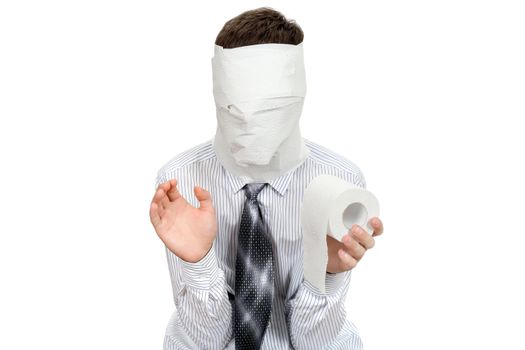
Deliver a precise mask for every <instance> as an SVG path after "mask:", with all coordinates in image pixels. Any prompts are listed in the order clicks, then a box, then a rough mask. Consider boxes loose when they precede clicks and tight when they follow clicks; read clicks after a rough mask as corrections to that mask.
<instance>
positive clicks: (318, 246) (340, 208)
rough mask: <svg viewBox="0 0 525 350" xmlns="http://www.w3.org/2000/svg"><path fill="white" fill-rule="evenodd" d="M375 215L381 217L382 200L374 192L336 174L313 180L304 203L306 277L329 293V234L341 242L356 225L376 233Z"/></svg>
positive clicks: (302, 209) (302, 216) (302, 224)
mask: <svg viewBox="0 0 525 350" xmlns="http://www.w3.org/2000/svg"><path fill="white" fill-rule="evenodd" d="M375 216H379V202H378V200H377V198H376V197H375V196H374V195H373V194H372V193H371V192H369V191H367V190H365V189H362V188H360V187H357V186H355V185H354V184H352V183H349V182H347V181H344V180H343V179H341V178H339V177H336V176H332V175H320V176H318V177H316V178H315V179H313V180H312V181H311V182H310V183H309V184H308V187H307V188H306V190H305V193H304V197H303V203H302V206H301V226H302V230H303V248H304V260H303V262H304V278H305V279H306V280H308V281H309V282H310V283H312V284H313V285H314V286H315V287H316V288H318V289H319V291H320V292H321V293H325V276H326V266H327V263H328V248H327V245H326V235H327V234H328V235H329V236H331V237H333V238H335V239H337V240H338V241H341V239H342V237H343V236H344V235H345V234H346V233H347V232H348V230H349V229H350V228H351V227H352V225H353V224H358V225H360V226H361V227H362V228H363V229H365V230H366V231H367V232H368V233H369V234H372V232H373V228H372V227H370V226H369V225H368V221H369V220H370V219H371V218H372V217H375Z"/></svg>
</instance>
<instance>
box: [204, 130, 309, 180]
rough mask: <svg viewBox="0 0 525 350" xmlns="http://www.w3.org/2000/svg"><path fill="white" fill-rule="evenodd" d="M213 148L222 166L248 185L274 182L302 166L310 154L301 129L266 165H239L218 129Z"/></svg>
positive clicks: (293, 134) (289, 138) (281, 146)
mask: <svg viewBox="0 0 525 350" xmlns="http://www.w3.org/2000/svg"><path fill="white" fill-rule="evenodd" d="M213 148H214V150H215V154H216V155H217V159H218V161H219V162H220V163H221V164H222V166H223V167H224V168H226V170H228V171H229V172H230V173H232V174H234V175H236V176H238V177H240V178H241V179H242V180H243V181H246V182H247V183H250V182H269V181H272V180H273V179H275V178H277V177H279V176H281V175H284V174H286V173H287V172H289V171H291V170H293V169H295V168H296V167H298V166H299V165H301V164H302V163H303V161H304V160H305V159H306V157H308V154H309V152H310V151H309V149H308V147H307V146H306V145H305V143H304V140H303V137H302V136H301V131H300V129H299V128H295V130H294V132H293V133H292V134H291V135H290V136H289V137H288V138H287V139H286V140H285V141H284V142H283V143H282V144H281V145H280V146H279V148H278V149H277V151H276V152H275V154H274V155H273V157H272V158H271V160H270V162H269V163H268V164H265V165H251V166H246V167H245V166H240V165H239V164H237V163H236V161H235V159H234V158H233V156H232V155H231V153H230V150H229V146H228V144H227V143H226V141H225V139H224V137H223V135H222V133H221V131H220V129H219V128H218V127H217V130H216V132H215V137H214V139H213Z"/></svg>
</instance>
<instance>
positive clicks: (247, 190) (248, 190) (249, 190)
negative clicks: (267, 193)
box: [244, 183, 266, 199]
mask: <svg viewBox="0 0 525 350" xmlns="http://www.w3.org/2000/svg"><path fill="white" fill-rule="evenodd" d="M265 185H266V183H251V184H246V185H244V194H246V197H247V198H248V199H257V196H258V195H259V192H261V190H262V189H263V187H264V186H265Z"/></svg>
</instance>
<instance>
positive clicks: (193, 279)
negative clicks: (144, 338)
mask: <svg viewBox="0 0 525 350" xmlns="http://www.w3.org/2000/svg"><path fill="white" fill-rule="evenodd" d="M165 181H167V180H165V179H164V178H163V177H162V176H158V177H157V181H156V187H158V185H159V184H161V183H163V182H165ZM215 249H216V246H215V241H214V243H213V245H212V247H211V249H210V250H209V251H208V253H207V254H206V255H205V256H204V257H203V258H202V259H201V260H199V261H197V262H194V263H191V262H188V261H185V260H183V259H181V258H179V257H178V256H177V255H175V254H174V253H173V252H172V251H171V250H169V249H168V248H167V247H166V246H165V251H166V256H167V261H168V268H169V272H170V279H171V284H172V290H173V299H174V302H175V307H176V308H177V311H178V314H179V317H180V324H181V325H182V327H183V328H184V331H185V332H186V334H187V335H188V336H189V337H190V338H191V340H192V341H193V342H194V343H195V344H196V345H198V348H199V349H217V350H223V349H224V348H225V347H226V346H227V345H228V343H229V342H230V341H231V339H232V338H233V330H232V326H231V319H232V316H231V315H232V306H231V303H230V300H229V298H228V292H227V288H226V278H225V275H224V271H223V270H222V269H221V268H220V267H219V264H218V260H217V256H216V254H215Z"/></svg>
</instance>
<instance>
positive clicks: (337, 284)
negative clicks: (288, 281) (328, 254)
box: [303, 271, 350, 296]
mask: <svg viewBox="0 0 525 350" xmlns="http://www.w3.org/2000/svg"><path fill="white" fill-rule="evenodd" d="M347 273H350V271H345V272H338V273H333V274H330V273H325V292H324V293H321V291H320V290H319V289H318V288H317V287H316V286H314V285H313V284H312V283H311V282H310V281H308V280H307V279H304V280H303V284H304V286H305V288H306V289H307V290H308V291H309V292H310V293H312V294H315V295H318V296H332V295H335V294H336V293H337V292H338V291H339V290H340V289H341V288H342V287H344V281H345V276H346V274H347Z"/></svg>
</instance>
